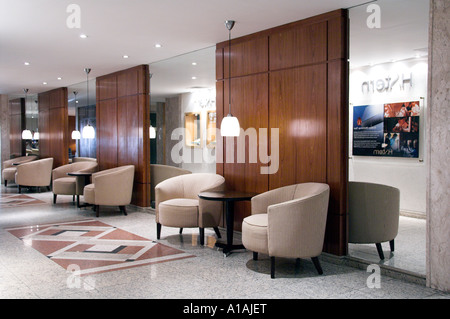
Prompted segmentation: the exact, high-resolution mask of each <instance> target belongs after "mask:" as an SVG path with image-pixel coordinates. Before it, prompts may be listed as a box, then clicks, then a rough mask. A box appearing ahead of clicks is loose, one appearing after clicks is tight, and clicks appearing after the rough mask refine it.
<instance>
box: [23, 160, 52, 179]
mask: <svg viewBox="0 0 450 319" xmlns="http://www.w3.org/2000/svg"><path fill="white" fill-rule="evenodd" d="M52 168H53V158H51V157H50V158H44V159H39V160H34V161H31V162H28V163H23V164H20V165H19V166H17V172H16V184H17V185H23V186H49V185H50V184H51V180H52Z"/></svg>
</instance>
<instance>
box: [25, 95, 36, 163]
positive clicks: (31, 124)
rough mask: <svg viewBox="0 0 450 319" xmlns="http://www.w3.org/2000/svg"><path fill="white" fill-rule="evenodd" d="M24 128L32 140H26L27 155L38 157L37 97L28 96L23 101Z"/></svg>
mask: <svg viewBox="0 0 450 319" xmlns="http://www.w3.org/2000/svg"><path fill="white" fill-rule="evenodd" d="M25 122H26V124H25V127H26V129H27V130H30V131H31V134H32V139H30V140H26V148H25V152H26V154H27V155H29V154H30V155H39V130H38V127H39V106H38V95H37V94H28V95H27V97H26V100H25Z"/></svg>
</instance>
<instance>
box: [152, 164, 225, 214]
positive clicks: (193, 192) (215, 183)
mask: <svg viewBox="0 0 450 319" xmlns="http://www.w3.org/2000/svg"><path fill="white" fill-rule="evenodd" d="M224 186H225V178H224V177H223V176H221V175H219V174H212V173H194V174H185V175H179V176H175V177H172V178H169V179H166V180H165V181H162V182H161V183H159V184H158V185H157V186H156V187H155V209H156V213H157V214H158V211H159V203H161V202H164V201H166V200H169V199H173V198H191V199H199V198H198V194H199V193H201V192H203V191H207V190H223V188H224Z"/></svg>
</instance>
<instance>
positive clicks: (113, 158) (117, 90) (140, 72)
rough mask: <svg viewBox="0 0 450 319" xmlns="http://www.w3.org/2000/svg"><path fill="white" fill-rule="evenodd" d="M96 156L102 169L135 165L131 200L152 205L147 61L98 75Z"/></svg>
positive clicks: (139, 203)
mask: <svg viewBox="0 0 450 319" xmlns="http://www.w3.org/2000/svg"><path fill="white" fill-rule="evenodd" d="M96 83H97V88H96V92H97V132H98V135H97V136H98V137H97V143H98V144H97V160H98V162H99V167H100V169H107V168H112V167H117V166H123V165H134V166H135V178H134V188H133V199H132V204H134V205H137V206H141V207H148V206H150V140H149V132H148V129H149V125H150V105H149V103H150V100H149V69H148V65H140V66H137V67H134V68H130V69H127V70H123V71H119V72H115V73H112V74H108V75H104V76H101V77H99V78H97V82H96Z"/></svg>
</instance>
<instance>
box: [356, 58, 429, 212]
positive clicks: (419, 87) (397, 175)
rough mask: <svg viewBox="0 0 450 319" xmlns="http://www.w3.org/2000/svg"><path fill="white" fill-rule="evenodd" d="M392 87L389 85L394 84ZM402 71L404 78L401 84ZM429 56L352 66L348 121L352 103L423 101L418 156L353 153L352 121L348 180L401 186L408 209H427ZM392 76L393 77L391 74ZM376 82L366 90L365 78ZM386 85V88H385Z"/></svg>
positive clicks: (402, 205)
mask: <svg viewBox="0 0 450 319" xmlns="http://www.w3.org/2000/svg"><path fill="white" fill-rule="evenodd" d="M397 75H398V76H399V78H398V80H397V81H396V83H395V84H394V85H393V86H392V87H391V88H386V87H387V86H388V84H392V83H393V82H394V81H393V79H395V78H396V77H397ZM402 75H403V76H404V78H405V79H407V78H410V79H411V80H410V81H405V85H404V88H403V89H402V88H401V85H400V84H401V82H402V81H401V78H402ZM427 75H428V64H427V59H426V58H417V59H410V60H407V61H401V62H389V63H383V64H379V65H375V66H366V67H360V68H356V69H352V70H350V83H349V84H350V90H349V102H350V107H349V123H350V124H351V123H352V122H353V106H358V105H367V104H384V103H395V102H406V101H420V107H421V114H420V127H419V134H420V135H419V136H420V137H419V158H418V159H417V158H414V159H412V158H386V157H372V156H353V155H352V135H353V126H352V125H349V130H350V131H349V180H350V181H364V182H373V183H380V184H386V185H390V186H394V187H397V188H399V189H400V209H401V210H402V211H406V212H414V213H420V214H425V213H426V189H427V188H426V178H427V169H426V163H427V158H426V157H427V154H426V148H425V143H426V141H427V139H426V136H425V133H426V125H425V123H426V118H425V116H426V108H427V101H426V97H427ZM389 77H390V80H388V78H389ZM378 80H382V81H383V82H381V81H379V82H378V85H379V86H378V90H377V86H375V87H374V88H373V90H370V92H367V90H366V87H364V90H363V87H362V83H363V82H364V81H373V83H374V84H377V81H378ZM383 87H384V89H383Z"/></svg>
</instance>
